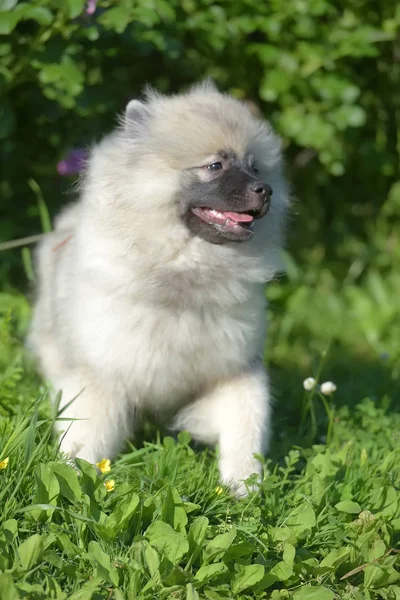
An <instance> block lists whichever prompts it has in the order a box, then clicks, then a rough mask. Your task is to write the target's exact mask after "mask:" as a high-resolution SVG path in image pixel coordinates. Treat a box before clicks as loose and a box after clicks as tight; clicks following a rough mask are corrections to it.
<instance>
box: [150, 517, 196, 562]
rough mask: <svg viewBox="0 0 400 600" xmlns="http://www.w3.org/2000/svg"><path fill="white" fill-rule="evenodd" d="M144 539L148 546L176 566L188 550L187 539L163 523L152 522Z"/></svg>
mask: <svg viewBox="0 0 400 600" xmlns="http://www.w3.org/2000/svg"><path fill="white" fill-rule="evenodd" d="M146 537H147V539H148V540H149V542H150V544H151V545H152V546H153V547H154V548H156V550H158V551H159V552H162V553H163V554H164V556H165V557H166V558H168V560H170V561H171V562H172V563H173V564H174V565H177V564H178V563H179V562H180V561H181V559H182V557H183V556H184V555H185V554H186V553H187V551H188V550H189V543H188V540H187V537H186V536H185V535H184V534H183V533H178V532H177V531H174V530H173V529H172V527H171V525H168V523H164V522H163V521H154V523H152V524H151V525H150V526H149V527H148V528H147V531H146Z"/></svg>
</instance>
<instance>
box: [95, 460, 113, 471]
mask: <svg viewBox="0 0 400 600" xmlns="http://www.w3.org/2000/svg"><path fill="white" fill-rule="evenodd" d="M96 467H97V468H98V469H99V471H101V472H102V473H109V472H110V471H111V461H110V460H109V459H108V458H103V460H101V461H100V462H98V463H96Z"/></svg>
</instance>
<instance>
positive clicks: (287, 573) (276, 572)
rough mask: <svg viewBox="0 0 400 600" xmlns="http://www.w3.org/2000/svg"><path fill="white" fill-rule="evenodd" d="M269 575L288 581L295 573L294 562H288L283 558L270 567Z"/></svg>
mask: <svg viewBox="0 0 400 600" xmlns="http://www.w3.org/2000/svg"><path fill="white" fill-rule="evenodd" d="M268 575H271V576H273V577H274V578H275V580H278V581H286V580H287V579H289V577H291V576H292V575H293V564H288V563H287V562H284V561H283V560H281V561H279V562H278V563H276V565H274V566H273V567H272V569H270V571H269V572H268Z"/></svg>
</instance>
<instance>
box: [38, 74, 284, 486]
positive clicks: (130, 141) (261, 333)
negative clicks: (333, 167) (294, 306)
mask: <svg viewBox="0 0 400 600" xmlns="http://www.w3.org/2000/svg"><path fill="white" fill-rule="evenodd" d="M286 207H287V186H286V184H285V179H284V175H283V168H282V160H281V152H280V142H279V140H278V138H277V136H276V135H275V134H274V133H273V131H272V130H271V127H270V126H269V125H268V124H266V123H265V122H263V121H261V120H260V119H258V118H256V117H255V116H253V115H252V113H251V111H250V109H249V108H248V106H247V105H246V104H244V103H242V102H240V101H238V100H236V99H234V98H232V97H230V96H228V95H225V94H222V93H220V92H219V91H218V90H217V89H216V88H215V87H214V86H213V84H211V83H205V84H201V85H197V86H195V87H193V88H191V89H190V90H189V91H188V92H187V93H184V94H178V95H175V96H169V97H167V96H163V95H160V94H158V93H157V92H155V91H151V90H150V91H147V93H146V96H145V99H144V100H143V101H139V100H133V101H131V102H130V103H129V104H128V106H127V108H126V112H125V115H124V116H123V117H122V119H121V123H120V126H119V127H118V128H117V129H116V131H115V132H114V133H112V134H111V135H109V136H108V137H106V138H105V139H104V140H103V141H102V142H101V143H100V144H99V145H97V146H95V147H94V148H93V149H92V152H91V156H90V158H89V160H88V163H87V168H86V172H85V174H84V176H83V178H82V183H81V194H80V199H79V201H78V202H77V203H76V204H74V205H73V206H70V207H68V208H67V209H66V210H65V211H64V212H63V213H62V214H61V216H60V217H59V218H58V220H57V221H56V225H55V230H54V232H53V233H51V234H50V235H48V236H47V237H46V238H45V239H44V241H43V242H42V243H41V245H40V247H39V250H38V279H39V286H38V295H37V303H36V307H35V311H34V318H33V323H32V328H31V334H30V343H31V346H32V347H33V350H34V352H35V353H36V355H37V357H38V358H39V360H40V366H41V369H42V372H43V374H44V376H45V377H46V378H47V379H48V380H49V381H50V382H51V384H52V387H53V389H54V390H55V391H57V390H62V400H61V405H60V406H61V408H62V407H64V408H65V410H64V412H63V414H62V417H63V419H64V420H60V421H59V423H58V425H57V428H58V430H59V431H64V433H63V436H62V438H61V439H62V441H61V449H62V450H63V451H64V452H65V453H66V454H68V455H69V456H70V457H71V458H72V457H81V458H84V459H86V460H87V461H89V462H91V463H96V462H97V461H100V460H101V459H102V458H104V457H106V458H112V457H113V456H115V455H116V454H117V453H118V452H119V451H120V450H121V449H122V447H123V444H124V440H126V438H128V437H129V436H131V435H132V434H133V433H134V430H135V425H136V424H137V423H138V419H140V416H141V415H142V414H143V413H150V414H154V415H158V416H159V417H160V416H161V418H162V419H163V420H164V421H167V419H168V420H169V419H170V420H169V421H168V422H169V423H170V426H171V428H172V429H173V430H182V429H184V430H187V431H189V432H190V434H191V435H192V437H193V438H194V439H195V440H199V441H200V442H203V443H206V444H218V445H219V455H220V458H219V469H220V474H221V481H222V482H224V483H226V484H228V485H230V486H231V487H232V489H233V491H234V493H236V494H237V495H238V496H241V495H244V494H246V487H245V485H244V483H243V482H244V480H246V479H247V478H248V477H249V476H250V475H251V474H253V473H258V474H259V473H260V463H259V461H258V460H257V458H256V456H255V454H262V453H263V452H264V451H265V450H266V446H267V443H268V437H269V428H270V427H269V421H270V392H269V386H268V377H267V375H266V373H265V371H264V369H263V366H262V353H263V347H264V337H265V329H266V323H265V316H266V315H265V313H266V306H265V304H266V303H265V295H264V284H265V282H266V281H268V280H270V279H271V278H272V277H273V276H274V273H276V271H277V269H278V268H279V250H280V247H281V244H282V230H283V225H284V216H285V212H286ZM65 419H71V421H70V422H69V423H68V422H66V421H65Z"/></svg>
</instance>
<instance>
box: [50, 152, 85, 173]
mask: <svg viewBox="0 0 400 600" xmlns="http://www.w3.org/2000/svg"><path fill="white" fill-rule="evenodd" d="M88 156H89V153H88V151H87V150H85V149H84V148H74V149H73V150H70V151H69V152H68V154H67V156H66V157H65V158H64V159H63V160H60V162H59V163H57V171H58V172H59V174H60V175H76V173H80V172H81V171H83V169H84V167H85V163H86V160H87V158H88Z"/></svg>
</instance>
